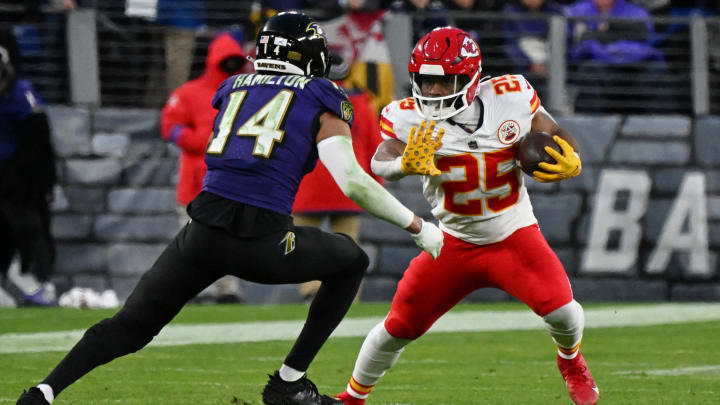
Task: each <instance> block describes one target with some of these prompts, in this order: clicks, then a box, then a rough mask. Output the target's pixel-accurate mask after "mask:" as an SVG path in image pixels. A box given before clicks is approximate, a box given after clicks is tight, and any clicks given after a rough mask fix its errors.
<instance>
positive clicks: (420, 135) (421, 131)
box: [413, 121, 427, 145]
mask: <svg viewBox="0 0 720 405" xmlns="http://www.w3.org/2000/svg"><path fill="white" fill-rule="evenodd" d="M426 127H427V122H426V121H422V122H421V123H420V127H419V128H418V130H417V132H416V133H415V138H414V142H413V145H417V144H418V143H419V142H421V141H422V139H423V137H424V136H425V128H426Z"/></svg>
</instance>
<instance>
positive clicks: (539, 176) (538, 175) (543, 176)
mask: <svg viewBox="0 0 720 405" xmlns="http://www.w3.org/2000/svg"><path fill="white" fill-rule="evenodd" d="M533 178H534V179H535V180H537V181H539V182H541V183H548V182H551V181H557V180H560V179H561V177H560V176H558V175H557V174H554V173H545V172H541V171H539V170H535V171H534V172H533Z"/></svg>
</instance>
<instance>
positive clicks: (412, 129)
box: [405, 126, 417, 150]
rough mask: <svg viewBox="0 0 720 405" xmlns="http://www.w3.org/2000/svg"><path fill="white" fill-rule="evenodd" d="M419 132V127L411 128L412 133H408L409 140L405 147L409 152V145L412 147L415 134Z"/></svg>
mask: <svg viewBox="0 0 720 405" xmlns="http://www.w3.org/2000/svg"><path fill="white" fill-rule="evenodd" d="M416 131H417V127H415V126H413V127H410V133H408V140H407V144H406V145H405V149H406V150H407V145H412V143H413V139H415V132H416Z"/></svg>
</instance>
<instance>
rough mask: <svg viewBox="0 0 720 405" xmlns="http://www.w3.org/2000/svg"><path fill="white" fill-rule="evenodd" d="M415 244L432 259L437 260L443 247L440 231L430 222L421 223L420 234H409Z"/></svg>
mask: <svg viewBox="0 0 720 405" xmlns="http://www.w3.org/2000/svg"><path fill="white" fill-rule="evenodd" d="M410 236H412V238H413V240H414V241H415V244H416V245H418V247H419V248H420V249H422V250H424V251H426V252H428V253H430V255H431V256H432V257H433V259H435V258H437V257H438V255H439V254H440V250H441V249H442V246H443V233H442V231H441V230H440V229H439V228H438V227H437V226H435V224H433V223H431V222H426V221H422V228H421V229H420V232H418V233H416V234H411V235H410Z"/></svg>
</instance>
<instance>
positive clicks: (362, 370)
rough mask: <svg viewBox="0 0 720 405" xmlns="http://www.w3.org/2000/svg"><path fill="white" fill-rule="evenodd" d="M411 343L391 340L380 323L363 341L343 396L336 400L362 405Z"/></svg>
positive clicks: (390, 336)
mask: <svg viewBox="0 0 720 405" xmlns="http://www.w3.org/2000/svg"><path fill="white" fill-rule="evenodd" d="M410 342H412V340H410V339H399V338H396V337H394V336H392V335H391V334H390V333H388V331H387V330H386V329H385V323H384V322H381V323H379V324H377V325H375V327H374V328H372V330H371V331H370V333H369V334H368V335H367V337H366V338H365V341H364V342H363V345H362V347H361V348H360V353H359V354H358V358H357V360H356V361H355V369H354V370H353V373H352V377H350V381H349V382H348V385H347V389H346V391H345V392H343V393H341V394H339V395H338V396H337V398H338V399H340V400H342V401H343V402H345V404H347V405H362V404H363V403H364V402H365V398H367V397H368V395H370V391H372V389H373V387H374V386H375V384H377V383H378V381H380V378H382V376H384V375H385V372H387V370H389V369H390V368H391V367H392V366H393V365H394V364H395V363H396V362H397V360H398V358H400V354H402V352H403V349H404V348H405V345H407V344H408V343H410Z"/></svg>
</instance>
